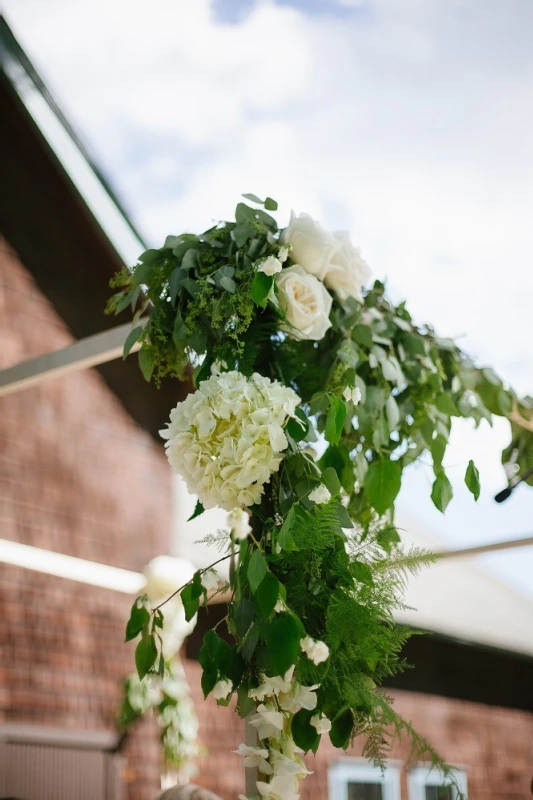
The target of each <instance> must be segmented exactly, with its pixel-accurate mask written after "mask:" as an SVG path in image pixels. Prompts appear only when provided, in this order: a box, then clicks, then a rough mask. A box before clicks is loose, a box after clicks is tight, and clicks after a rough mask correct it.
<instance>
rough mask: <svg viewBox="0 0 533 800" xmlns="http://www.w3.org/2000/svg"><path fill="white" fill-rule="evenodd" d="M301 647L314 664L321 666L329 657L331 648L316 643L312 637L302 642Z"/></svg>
mask: <svg viewBox="0 0 533 800" xmlns="http://www.w3.org/2000/svg"><path fill="white" fill-rule="evenodd" d="M300 647H301V648H302V650H303V651H304V653H305V654H306V655H307V657H308V658H310V659H311V661H312V662H313V664H321V663H322V662H323V661H326V659H327V658H328V657H329V647H328V646H327V644H326V643H325V642H320V641H315V640H314V639H312V638H311V637H310V636H306V637H305V639H301V640H300Z"/></svg>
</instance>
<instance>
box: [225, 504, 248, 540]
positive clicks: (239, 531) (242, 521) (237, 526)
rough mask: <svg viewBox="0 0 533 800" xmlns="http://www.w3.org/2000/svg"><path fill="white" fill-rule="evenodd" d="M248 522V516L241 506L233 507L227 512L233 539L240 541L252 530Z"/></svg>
mask: <svg viewBox="0 0 533 800" xmlns="http://www.w3.org/2000/svg"><path fill="white" fill-rule="evenodd" d="M249 522H250V516H249V514H247V513H246V511H243V509H242V508H234V509H233V511H230V513H229V514H228V527H229V529H230V530H231V532H232V534H233V538H234V539H236V540H237V541H242V540H243V539H247V538H248V534H249V533H251V532H252V527H251V525H250V524H249Z"/></svg>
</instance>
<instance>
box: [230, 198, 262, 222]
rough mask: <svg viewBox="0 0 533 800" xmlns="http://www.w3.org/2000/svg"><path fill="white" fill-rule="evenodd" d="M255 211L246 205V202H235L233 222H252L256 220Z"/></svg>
mask: <svg viewBox="0 0 533 800" xmlns="http://www.w3.org/2000/svg"><path fill="white" fill-rule="evenodd" d="M256 213H257V212H256V211H255V209H253V208H250V206H247V205H246V203H237V208H236V209H235V222H237V224H238V225H239V224H242V223H243V222H250V223H253V222H255V221H256Z"/></svg>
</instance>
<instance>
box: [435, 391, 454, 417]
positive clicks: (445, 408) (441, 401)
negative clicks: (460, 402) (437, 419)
mask: <svg viewBox="0 0 533 800" xmlns="http://www.w3.org/2000/svg"><path fill="white" fill-rule="evenodd" d="M435 405H436V406H437V408H438V410H439V411H440V412H441V413H442V414H448V415H449V416H455V417H457V416H459V411H458V409H457V406H456V405H455V403H454V401H453V399H452V396H451V394H449V392H442V394H439V396H438V397H437V399H436V400H435Z"/></svg>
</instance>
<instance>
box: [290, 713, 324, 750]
mask: <svg viewBox="0 0 533 800" xmlns="http://www.w3.org/2000/svg"><path fill="white" fill-rule="evenodd" d="M314 713H315V712H314V711H308V710H307V709H306V708H302V709H300V711H298V712H297V713H296V714H295V715H294V717H293V718H292V723H291V730H292V738H293V739H294V743H295V744H296V746H297V747H301V749H302V750H303V751H304V752H305V753H307V752H308V750H312V751H313V753H316V751H317V749H318V745H319V744H320V735H319V734H318V733H317V730H316V728H315V727H314V726H313V725H311V717H312V716H313V715H314Z"/></svg>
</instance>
